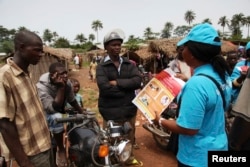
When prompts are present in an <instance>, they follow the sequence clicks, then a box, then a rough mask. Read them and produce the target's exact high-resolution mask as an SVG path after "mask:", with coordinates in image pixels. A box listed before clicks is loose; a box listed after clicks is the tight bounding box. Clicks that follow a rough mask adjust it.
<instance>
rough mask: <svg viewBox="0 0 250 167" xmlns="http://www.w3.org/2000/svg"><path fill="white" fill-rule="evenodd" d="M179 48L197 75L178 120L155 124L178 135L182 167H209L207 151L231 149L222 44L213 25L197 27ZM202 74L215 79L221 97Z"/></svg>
mask: <svg viewBox="0 0 250 167" xmlns="http://www.w3.org/2000/svg"><path fill="white" fill-rule="evenodd" d="M178 45H184V50H183V52H182V55H183V58H184V60H185V62H186V63H187V64H188V65H189V66H190V67H192V68H193V69H194V74H193V76H192V77H191V78H190V79H189V80H188V81H187V82H186V84H185V86H184V87H183V88H182V90H181V92H180V94H179V96H178V104H180V106H179V117H178V118H177V120H176V121H175V120H165V119H162V118H160V117H159V115H158V116H156V119H155V122H158V123H159V124H160V125H161V126H164V127H166V128H168V129H169V130H171V131H173V132H175V133H179V143H178V147H179V148H178V153H177V159H178V166H179V167H183V166H193V167H196V166H197V167H203V166H207V165H208V151H210V150H211V151H215V150H227V149H228V142H227V134H226V131H225V117H224V111H225V109H226V108H227V107H228V105H229V103H230V98H231V96H230V95H231V87H232V86H231V81H230V77H229V74H228V72H229V68H228V66H227V63H226V61H225V59H224V58H223V57H222V56H220V55H219V54H220V51H221V42H220V39H219V37H218V34H217V31H216V30H215V29H214V28H213V27H212V26H211V25H210V24H207V23H205V24H199V25H196V26H195V27H193V28H192V29H191V31H190V32H189V34H188V35H187V36H186V37H185V38H184V39H182V40H181V41H180V42H179V43H178ZM200 74H206V75H209V76H210V77H212V78H214V79H215V80H216V81H217V82H218V83H219V86H220V88H221V90H222V94H221V93H220V91H219V88H218V87H217V86H216V84H215V83H214V82H213V81H212V80H211V79H209V78H208V77H206V76H202V75H200ZM222 96H224V98H225V106H224V105H223V98H222ZM180 102H181V103H180Z"/></svg>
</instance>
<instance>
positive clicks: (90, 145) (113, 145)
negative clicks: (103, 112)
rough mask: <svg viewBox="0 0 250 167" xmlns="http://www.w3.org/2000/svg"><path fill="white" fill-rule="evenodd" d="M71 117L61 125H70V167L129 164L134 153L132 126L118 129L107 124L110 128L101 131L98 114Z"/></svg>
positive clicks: (68, 129) (68, 137) (68, 127)
mask: <svg viewBox="0 0 250 167" xmlns="http://www.w3.org/2000/svg"><path fill="white" fill-rule="evenodd" d="M86 113H87V114H86V115H84V114H69V116H68V117H66V118H59V119H57V120H56V121H57V122H58V123H67V135H66V137H65V139H66V141H68V144H66V147H67V148H66V150H67V153H68V159H69V163H68V164H69V166H70V167H97V166H98V167H99V166H100V167H111V166H112V167H119V166H122V165H123V163H124V162H126V161H127V160H128V158H129V157H130V155H131V152H132V143H131V142H130V141H129V140H128V139H126V137H125V136H126V135H127V134H128V133H129V132H130V130H131V129H132V127H131V125H130V123H129V122H125V123H124V124H123V125H117V124H116V123H115V122H113V121H108V122H107V128H105V129H103V128H101V127H100V125H99V123H98V121H97V119H96V113H95V112H92V111H87V112H86Z"/></svg>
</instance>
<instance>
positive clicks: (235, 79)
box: [231, 42, 250, 104]
mask: <svg viewBox="0 0 250 167" xmlns="http://www.w3.org/2000/svg"><path fill="white" fill-rule="evenodd" d="M245 55H246V59H243V60H241V61H239V62H238V63H237V64H236V65H235V67H234V69H233V72H232V74H231V80H232V84H233V92H232V96H233V100H232V102H233V104H234V103H235V101H236V100H237V97H238V95H239V92H240V89H241V86H242V84H243V82H244V80H245V79H246V74H247V70H248V68H249V67H250V42H248V43H247V45H246V49H245Z"/></svg>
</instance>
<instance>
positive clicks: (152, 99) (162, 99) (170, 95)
mask: <svg viewBox="0 0 250 167" xmlns="http://www.w3.org/2000/svg"><path fill="white" fill-rule="evenodd" d="M184 84H185V82H184V81H182V80H181V79H179V78H176V77H175V73H174V72H173V71H172V70H171V69H170V68H167V69H165V70H163V71H161V72H160V73H159V74H157V75H156V76H155V77H154V78H152V79H151V80H150V81H149V82H148V83H147V85H145V87H144V88H143V89H142V90H141V91H140V92H139V93H138V95H137V96H136V97H135V98H134V99H133V103H134V104H135V105H136V106H137V107H138V109H139V110H140V111H141V112H142V113H143V115H144V116H145V117H146V118H147V119H148V121H149V122H150V123H152V120H153V119H155V112H157V113H158V114H161V113H162V112H163V111H164V110H165V109H166V108H167V107H168V105H169V104H170V103H171V102H172V101H173V100H174V98H175V97H176V96H177V95H178V93H179V92H180V90H181V88H182V87H183V85H184Z"/></svg>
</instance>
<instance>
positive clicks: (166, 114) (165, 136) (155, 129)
mask: <svg viewBox="0 0 250 167" xmlns="http://www.w3.org/2000/svg"><path fill="white" fill-rule="evenodd" d="M176 111H177V104H176V103H175V102H172V103H171V104H170V105H169V106H168V108H166V110H164V111H163V112H162V114H161V117H162V118H165V119H176ZM142 126H143V128H144V129H146V130H147V131H149V132H150V133H152V135H153V138H154V141H155V142H156V144H157V146H159V148H161V149H163V150H167V149H168V145H169V139H170V136H171V134H172V132H171V131H170V130H168V129H167V128H164V127H161V126H159V125H156V124H154V123H152V124H151V123H149V122H145V123H144V124H143V125H142Z"/></svg>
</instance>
